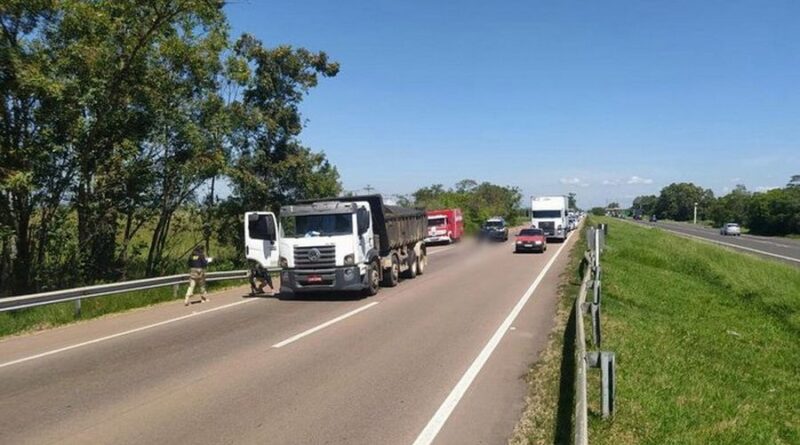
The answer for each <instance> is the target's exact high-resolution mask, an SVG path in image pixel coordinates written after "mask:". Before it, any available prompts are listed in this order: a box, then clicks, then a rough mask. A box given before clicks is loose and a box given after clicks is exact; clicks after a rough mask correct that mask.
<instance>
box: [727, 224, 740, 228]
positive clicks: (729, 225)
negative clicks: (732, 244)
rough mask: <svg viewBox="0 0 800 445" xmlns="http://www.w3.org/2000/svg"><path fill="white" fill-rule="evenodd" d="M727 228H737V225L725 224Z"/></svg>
mask: <svg viewBox="0 0 800 445" xmlns="http://www.w3.org/2000/svg"><path fill="white" fill-rule="evenodd" d="M727 226H728V227H732V228H736V227H739V224H727Z"/></svg>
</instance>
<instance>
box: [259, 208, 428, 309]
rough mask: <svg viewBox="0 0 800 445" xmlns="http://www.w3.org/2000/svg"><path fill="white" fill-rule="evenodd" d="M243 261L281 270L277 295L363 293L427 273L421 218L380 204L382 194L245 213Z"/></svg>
mask: <svg viewBox="0 0 800 445" xmlns="http://www.w3.org/2000/svg"><path fill="white" fill-rule="evenodd" d="M244 231H245V246H246V247H245V249H246V252H245V253H246V257H247V259H248V260H251V261H255V262H257V263H258V264H259V265H261V267H263V268H267V269H276V268H280V271H281V292H282V293H283V292H289V293H305V292H319V291H328V292H332V291H363V292H365V293H366V294H367V295H375V294H377V293H378V291H379V290H380V287H381V285H383V286H386V287H393V286H396V285H397V284H398V283H399V281H400V277H401V276H404V277H406V278H414V277H415V276H417V275H421V274H422V273H424V272H425V268H426V266H427V263H428V256H427V251H426V248H425V242H424V239H425V235H426V233H427V216H426V215H425V212H423V211H421V210H417V209H407V208H403V207H397V206H390V205H385V204H384V202H383V198H382V197H381V195H367V196H348V197H340V198H327V199H320V200H314V201H303V202H298V203H297V204H293V205H288V206H284V207H282V208H281V211H280V224H278V223H277V221H276V217H275V214H273V213H271V212H248V213H246V214H245V227H244Z"/></svg>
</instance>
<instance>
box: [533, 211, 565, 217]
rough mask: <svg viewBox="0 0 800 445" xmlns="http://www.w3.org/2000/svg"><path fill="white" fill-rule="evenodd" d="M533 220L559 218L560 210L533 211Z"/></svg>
mask: <svg viewBox="0 0 800 445" xmlns="http://www.w3.org/2000/svg"><path fill="white" fill-rule="evenodd" d="M533 217H534V218H561V210H534V211H533Z"/></svg>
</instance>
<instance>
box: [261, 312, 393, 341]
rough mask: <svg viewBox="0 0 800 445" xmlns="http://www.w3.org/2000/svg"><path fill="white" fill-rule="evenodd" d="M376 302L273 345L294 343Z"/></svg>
mask: <svg viewBox="0 0 800 445" xmlns="http://www.w3.org/2000/svg"><path fill="white" fill-rule="evenodd" d="M376 304H378V302H377V301H373V302H372V303H370V304H366V305H364V306H361V307H360V308H358V309H355V310H352V311H350V312H348V313H346V314H343V315H340V316H338V317H336V318H334V319H333V320H329V321H326V322H325V323H322V324H321V325H318V326H315V327H313V328H311V329H308V330H306V331H303V332H301V333H299V334H297V335H294V336H292V337H289V338H287V339H286V340H284V341H282V342H280V343H275V344H274V345H272V347H273V348H282V347H284V346H286V345H288V344H289V343H294V342H296V341H297V340H300V339H301V338H303V337H306V336H308V335H311V334H313V333H315V332H317V331H319V330H322V329H325V328H327V327H328V326H330V325H332V324H334V323H337V322H340V321H342V320H344V319H345V318H348V317H352V316H353V315H355V314H357V313H359V312H361V311H365V310H367V309H369V308H371V307H372V306H375V305H376Z"/></svg>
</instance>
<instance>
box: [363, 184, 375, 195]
mask: <svg viewBox="0 0 800 445" xmlns="http://www.w3.org/2000/svg"><path fill="white" fill-rule="evenodd" d="M373 190H375V188H374V187H372V186H371V185H369V184H367V186H366V187H364V191H366V192H367V194H372V191H373Z"/></svg>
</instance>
